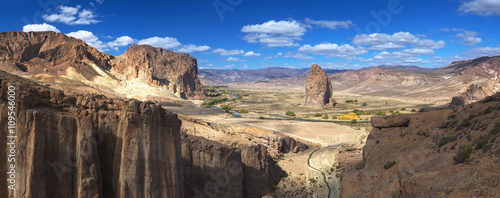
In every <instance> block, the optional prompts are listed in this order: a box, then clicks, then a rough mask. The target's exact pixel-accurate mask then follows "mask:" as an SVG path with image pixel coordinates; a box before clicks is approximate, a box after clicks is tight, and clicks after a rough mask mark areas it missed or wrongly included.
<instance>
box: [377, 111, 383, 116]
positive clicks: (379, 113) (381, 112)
mask: <svg viewBox="0 0 500 198" xmlns="http://www.w3.org/2000/svg"><path fill="white" fill-rule="evenodd" d="M375 115H382V116H385V115H386V114H385V112H383V111H379V112H377V113H376V114H375Z"/></svg>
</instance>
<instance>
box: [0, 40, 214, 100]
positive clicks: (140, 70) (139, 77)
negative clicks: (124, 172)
mask: <svg viewBox="0 0 500 198" xmlns="http://www.w3.org/2000/svg"><path fill="white" fill-rule="evenodd" d="M0 70H4V71H7V72H13V73H14V74H18V75H22V76H24V77H28V78H31V79H34V80H37V81H39V82H44V83H48V84H51V85H53V87H54V88H58V89H71V90H73V91H76V92H78V91H80V92H81V93H88V92H89V90H90V91H91V92H97V93H106V94H108V95H110V96H112V95H114V96H119V97H122V96H127V97H132V98H140V99H143V98H148V97H167V98H168V97H170V98H177V97H180V98H192V99H199V98H204V96H205V94H204V89H203V85H202V84H201V83H200V81H199V80H198V67H197V63H196V59H195V58H193V57H191V56H189V55H188V54H179V53H176V52H173V51H169V50H164V49H160V48H154V47H151V46H145V45H141V46H137V45H131V46H130V48H129V49H128V50H127V51H126V52H125V54H123V55H121V56H118V57H113V56H111V55H108V54H105V53H102V52H99V51H98V50H97V49H95V48H93V47H90V46H88V45H87V44H85V42H83V41H81V40H79V39H75V38H71V37H68V36H66V35H64V34H60V33H55V32H4V33H0ZM174 95H175V96H177V97H175V96H174Z"/></svg>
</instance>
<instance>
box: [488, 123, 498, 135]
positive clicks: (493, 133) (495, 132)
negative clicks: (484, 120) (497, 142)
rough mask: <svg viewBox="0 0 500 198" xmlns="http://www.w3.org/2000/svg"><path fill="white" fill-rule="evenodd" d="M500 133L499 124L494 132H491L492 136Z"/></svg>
mask: <svg viewBox="0 0 500 198" xmlns="http://www.w3.org/2000/svg"><path fill="white" fill-rule="evenodd" d="M498 132H500V123H497V124H496V125H495V127H494V128H493V130H491V131H490V135H496V134H498Z"/></svg>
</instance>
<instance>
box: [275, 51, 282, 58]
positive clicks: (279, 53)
mask: <svg viewBox="0 0 500 198" xmlns="http://www.w3.org/2000/svg"><path fill="white" fill-rule="evenodd" d="M278 56H283V53H281V52H278V53H277V54H276V56H275V57H278Z"/></svg>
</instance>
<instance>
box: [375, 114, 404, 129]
mask: <svg viewBox="0 0 500 198" xmlns="http://www.w3.org/2000/svg"><path fill="white" fill-rule="evenodd" d="M371 124H372V127H374V128H392V127H407V126H408V125H409V124H410V119H409V118H408V117H406V116H395V117H389V116H373V117H372V118H371Z"/></svg>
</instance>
